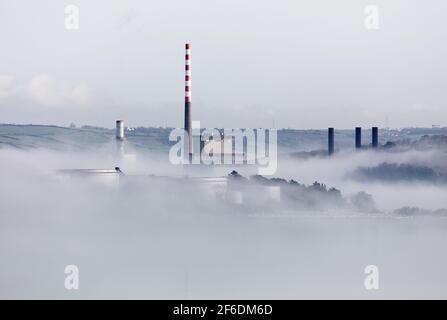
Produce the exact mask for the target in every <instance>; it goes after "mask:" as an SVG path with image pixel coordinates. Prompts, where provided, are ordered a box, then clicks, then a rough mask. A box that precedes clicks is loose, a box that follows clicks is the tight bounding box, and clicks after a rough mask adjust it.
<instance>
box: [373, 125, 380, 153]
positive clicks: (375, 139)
mask: <svg viewBox="0 0 447 320" xmlns="http://www.w3.org/2000/svg"><path fill="white" fill-rule="evenodd" d="M378 146H379V128H378V127H372V147H373V148H377V147H378Z"/></svg>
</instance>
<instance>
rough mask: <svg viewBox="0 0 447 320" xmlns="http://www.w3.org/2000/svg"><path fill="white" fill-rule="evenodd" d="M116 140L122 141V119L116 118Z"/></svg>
mask: <svg viewBox="0 0 447 320" xmlns="http://www.w3.org/2000/svg"><path fill="white" fill-rule="evenodd" d="M116 140H118V141H124V121H123V120H116Z"/></svg>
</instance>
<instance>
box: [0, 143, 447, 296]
mask: <svg viewBox="0 0 447 320" xmlns="http://www.w3.org/2000/svg"><path fill="white" fill-rule="evenodd" d="M110 154H111V153H110V150H109V149H108V148H107V147H104V149H103V150H97V151H96V152H91V151H82V152H81V151H79V152H73V151H64V152H55V151H46V150H33V151H16V150H10V149H1V150H0V175H1V177H2V179H0V255H1V257H2V263H1V267H0V283H1V285H0V297H1V298H73V299H77V298H152V299H162V298H166V299H168V298H169V299H186V298H187V299H205V298H206V299H219V298H233V299H234V298H236V299H239V298H240V299H242V298H252V299H257V298H259V299H270V298H278V299H279V298H446V297H447V289H446V288H447V276H445V272H444V270H445V267H446V266H447V253H446V250H445V248H444V247H445V243H446V240H447V235H446V234H447V233H446V232H445V231H446V228H447V219H445V218H443V217H437V216H426V217H402V216H398V215H395V214H393V213H392V211H393V210H395V209H398V208H400V207H403V206H419V207H422V208H428V209H439V208H442V207H447V200H446V199H445V197H443V196H442V195H443V194H445V191H446V187H445V186H443V185H436V186H435V185H430V186H427V185H426V184H421V183H406V184H404V183H399V184H383V183H377V182H376V183H364V182H358V181H353V180H351V179H348V178H346V175H347V173H348V172H350V171H351V170H352V169H355V167H357V166H361V165H363V166H365V165H366V166H370V165H375V164H378V163H381V162H384V161H386V160H387V161H397V158H399V159H400V161H406V160H408V159H419V160H420V161H421V162H423V161H425V162H429V161H432V159H437V156H436V155H433V154H429V153H426V154H420V153H408V154H396V155H390V154H384V153H370V152H362V153H346V154H340V155H336V156H335V157H333V158H331V159H328V158H321V159H312V160H309V161H296V160H292V159H288V158H281V159H280V161H279V164H278V171H277V173H276V176H277V177H282V178H286V179H295V180H296V181H298V182H299V183H304V184H306V185H309V184H312V183H313V182H314V181H319V182H321V183H325V184H326V185H327V186H328V187H336V188H337V189H339V190H340V191H341V192H342V195H343V197H344V198H347V197H349V196H350V195H351V194H354V193H356V192H359V191H366V192H367V193H369V194H371V195H372V197H373V199H374V201H375V204H376V206H377V208H378V209H379V210H380V213H376V214H368V213H361V212H355V211H354V210H352V209H349V210H348V209H346V208H344V207H336V206H334V207H333V208H332V209H331V210H326V211H313V210H298V209H297V210H294V209H293V208H287V209H284V208H282V207H280V206H279V205H278V209H275V208H273V210H272V208H271V207H269V208H268V209H265V210H259V209H256V210H248V211H247V210H245V209H241V208H240V207H238V206H236V205H234V204H231V203H228V202H225V201H221V199H219V198H216V197H213V196H212V195H209V194H207V193H204V192H203V190H202V189H201V188H200V186H199V185H196V184H192V183H190V182H189V180H187V179H183V178H182V177H184V176H186V175H197V174H198V172H200V171H201V169H198V168H197V169H195V168H194V169H193V170H192V171H191V170H186V169H185V168H182V167H173V166H172V165H171V164H169V162H168V161H167V156H166V155H165V154H162V153H160V154H150V153H147V154H145V153H142V152H139V153H137V154H136V156H135V157H134V158H128V159H127V160H126V159H124V160H122V162H121V163H120V166H121V168H122V170H123V171H124V172H125V173H129V174H128V175H126V176H125V177H123V178H122V179H120V182H119V183H113V182H112V183H110V181H107V182H105V181H102V180H100V179H99V180H97V179H90V178H76V177H75V178H67V177H64V176H61V175H60V174H57V173H56V172H57V170H59V169H70V168H110V169H111V168H113V167H115V166H116V163H117V161H116V159H115V158H114V156H110ZM390 157H391V158H393V157H394V158H393V159H390ZM126 161H127V162H126ZM232 169H233V168H213V169H207V170H205V172H202V175H205V176H226V175H227V174H228V173H229V171H231V170H232ZM236 169H237V170H238V172H239V173H240V174H242V175H245V176H248V175H250V174H255V173H256V172H253V171H254V170H253V168H242V167H240V168H239V167H238V168H236ZM149 174H155V175H157V176H163V175H169V176H170V177H174V178H178V179H159V178H157V177H150V176H149ZM71 264H73V265H77V266H78V267H79V271H80V282H79V285H80V289H79V290H77V291H67V290H66V289H65V288H64V278H65V274H64V268H65V266H66V265H71ZM367 265H377V266H378V267H379V270H380V289H379V290H377V291H368V290H365V287H364V279H365V276H366V275H365V274H364V268H365V267H366V266H367Z"/></svg>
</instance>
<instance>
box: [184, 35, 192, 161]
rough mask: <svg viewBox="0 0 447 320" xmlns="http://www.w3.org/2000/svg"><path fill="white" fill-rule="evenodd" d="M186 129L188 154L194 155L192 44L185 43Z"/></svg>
mask: <svg viewBox="0 0 447 320" xmlns="http://www.w3.org/2000/svg"><path fill="white" fill-rule="evenodd" d="M185 131H186V132H187V133H188V135H189V141H188V154H189V157H190V158H191V157H192V120H191V45H190V44H189V43H187V44H185Z"/></svg>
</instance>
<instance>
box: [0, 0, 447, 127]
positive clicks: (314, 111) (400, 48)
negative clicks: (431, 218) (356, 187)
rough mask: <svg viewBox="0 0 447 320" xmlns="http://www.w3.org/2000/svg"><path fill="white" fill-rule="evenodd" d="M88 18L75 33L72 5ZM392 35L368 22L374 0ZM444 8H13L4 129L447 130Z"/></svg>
mask: <svg viewBox="0 0 447 320" xmlns="http://www.w3.org/2000/svg"><path fill="white" fill-rule="evenodd" d="M68 4H74V5H77V6H78V7H79V9H80V28H79V30H76V31H69V30H66V28H65V26H64V19H65V16H66V15H65V13H64V8H65V6H66V5H68ZM370 4H374V5H377V6H378V8H379V10H380V29H379V30H367V29H366V28H365V27H364V20H365V13H364V9H365V7H366V5H370ZM446 12H447V3H446V2H445V1H443V0H428V1H414V0H411V1H410V0H386V1H385V0H381V1H378V0H372V1H363V0H339V1H330V0H326V1H321V0H313V1H296V0H295V1H292V0H291V1H287V0H276V1H264V0H261V1H259V0H257V1H241V0H238V1H236V0H222V1H213V0H203V1H198V0H190V1H184V0H169V1H148V0H145V1H143V0H142V1H135V0H127V1H98V0H95V1H91V0H90V1H87V0H85V1H84V0H83V1H75V0H73V1H67V2H65V1H59V0H53V1H50V0H40V1H31V0H28V1H23V0H14V1H12V0H9V1H7V0H0V26H1V28H0V39H2V50H1V52H2V53H1V55H0V110H1V113H0V123H5V122H14V123H47V124H49V123H51V124H62V125H67V124H69V123H70V122H72V121H73V122H75V123H76V124H78V125H81V124H93V125H101V126H107V127H111V126H113V123H114V120H115V119H117V118H123V119H125V120H126V124H127V125H130V126H138V125H143V126H149V125H151V126H164V125H165V124H168V125H170V126H181V125H182V117H183V96H184V94H183V76H184V73H183V68H184V67H183V64H184V61H183V55H184V51H183V50H184V43H185V42H190V43H191V44H192V88H193V89H192V90H193V94H192V103H193V119H194V120H200V121H202V125H203V126H207V127H268V126H271V125H272V122H273V119H274V121H275V124H276V126H277V127H294V128H312V127H315V128H324V127H328V126H335V127H340V128H341V127H343V128H348V127H354V126H356V125H362V126H371V125H373V124H374V125H379V126H384V125H385V121H386V117H387V116H388V118H389V124H390V126H391V127H403V126H430V125H432V124H441V125H447V121H446V120H447V106H446V101H447V90H446V89H445V84H446V83H447V81H446V80H447V73H446V71H447V62H446V57H447V52H446V51H447V50H446V47H447V45H446V44H445V39H447V21H446V19H445V17H446Z"/></svg>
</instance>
